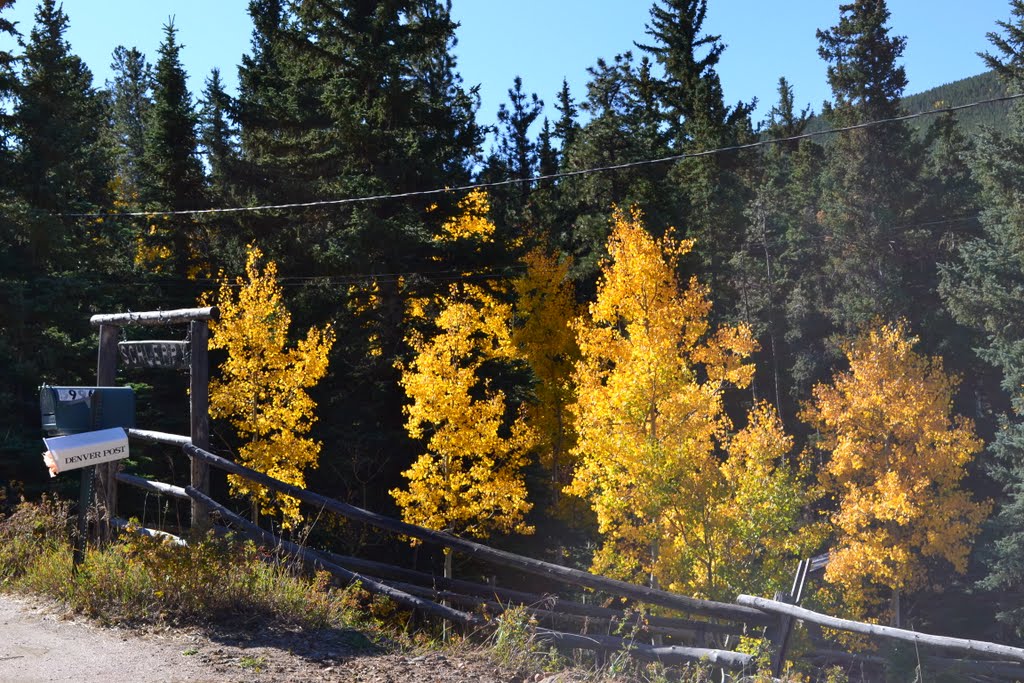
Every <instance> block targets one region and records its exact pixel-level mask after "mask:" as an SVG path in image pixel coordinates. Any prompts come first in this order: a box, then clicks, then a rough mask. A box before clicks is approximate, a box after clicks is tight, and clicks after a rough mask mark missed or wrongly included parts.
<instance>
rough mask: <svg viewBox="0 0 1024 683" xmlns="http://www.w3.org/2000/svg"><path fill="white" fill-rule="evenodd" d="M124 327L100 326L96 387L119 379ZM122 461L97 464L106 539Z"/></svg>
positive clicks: (114, 509)
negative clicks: (122, 330)
mask: <svg viewBox="0 0 1024 683" xmlns="http://www.w3.org/2000/svg"><path fill="white" fill-rule="evenodd" d="M120 332H121V328H120V327H118V326H116V325H100V345H99V353H98V354H97V358H96V386H98V387H112V386H114V384H115V382H116V381H117V338H118V336H119V334H120ZM119 465H120V463H119V462H111V463H105V464H103V465H96V502H97V503H98V504H99V509H98V513H97V515H96V524H97V530H98V532H99V535H100V538H101V539H103V540H104V541H106V540H109V539H110V520H111V519H113V518H114V517H115V516H117V479H115V475H116V474H117V468H118V467H119Z"/></svg>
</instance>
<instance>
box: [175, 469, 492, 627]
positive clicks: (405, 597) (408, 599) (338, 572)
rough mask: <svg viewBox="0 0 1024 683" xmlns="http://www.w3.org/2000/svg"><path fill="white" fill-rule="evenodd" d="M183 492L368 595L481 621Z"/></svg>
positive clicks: (437, 613) (455, 619) (204, 497)
mask: <svg viewBox="0 0 1024 683" xmlns="http://www.w3.org/2000/svg"><path fill="white" fill-rule="evenodd" d="M185 493H187V494H188V496H189V497H191V498H198V499H199V500H200V502H202V504H203V505H204V506H205V507H206V508H207V509H209V510H215V511H216V512H217V514H219V515H220V516H221V517H222V518H223V519H224V520H225V521H227V522H229V523H230V524H231V526H233V527H235V528H236V529H238V530H239V531H241V532H242V533H244V534H245V535H247V536H249V537H250V538H252V539H253V540H257V541H261V542H263V543H266V544H267V547H269V548H274V549H282V550H284V551H286V552H288V553H290V554H292V555H294V556H295V557H298V558H301V559H303V560H305V561H307V562H309V563H310V564H313V565H314V566H316V567H319V568H321V569H324V570H326V571H329V572H330V573H331V574H334V575H335V576H337V577H338V578H340V579H342V580H344V581H347V582H349V583H355V582H356V581H358V582H359V583H360V585H361V586H362V587H363V588H364V589H366V590H367V591H369V592H370V593H374V594H377V595H385V596H387V597H388V598H390V599H392V600H394V601H395V602H396V603H398V604H399V605H403V606H405V607H408V608H410V609H417V610H420V611H422V612H425V613H427V614H432V615H434V616H436V617H440V618H442V619H446V620H448V621H453V622H455V623H457V624H466V625H471V624H479V623H481V622H482V620H481V619H480V617H477V616H476V615H473V614H467V613H466V612H460V611H459V610H455V609H452V608H450V607H445V606H444V605H439V604H437V603H436V602H431V601H430V600H424V599H422V598H417V597H416V596H414V595H409V594H408V593H403V592H402V591H400V590H397V589H395V588H392V587H391V586H387V585H385V584H382V583H381V582H379V581H376V580H374V579H373V578H371V577H368V576H365V575H363V574H359V573H356V572H350V571H349V570H347V569H345V568H344V567H340V566H338V565H336V564H334V563H333V562H331V561H330V560H328V559H327V558H326V557H324V556H323V555H321V554H320V553H318V552H316V551H315V550H310V549H308V548H302V547H300V546H298V545H296V544H295V543H292V542H291V541H286V540H284V539H282V538H277V537H276V536H274V535H273V534H272V533H270V532H269V531H265V530H264V529H261V528H260V527H258V526H256V525H255V524H253V523H252V522H250V521H248V520H247V519H244V518H243V517H241V516H240V515H236V514H235V513H234V512H232V511H231V510H228V509H227V508H226V507H224V506H223V505H221V504H220V503H218V502H217V501H215V500H213V499H212V498H210V497H209V496H207V495H206V494H204V493H202V492H200V491H197V490H196V489H194V488H192V487H191V486H186V487H185Z"/></svg>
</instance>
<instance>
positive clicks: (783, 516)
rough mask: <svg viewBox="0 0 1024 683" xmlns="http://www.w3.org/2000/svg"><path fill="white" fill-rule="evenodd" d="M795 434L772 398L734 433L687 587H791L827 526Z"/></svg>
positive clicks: (730, 591) (699, 590) (731, 593)
mask: <svg viewBox="0 0 1024 683" xmlns="http://www.w3.org/2000/svg"><path fill="white" fill-rule="evenodd" d="M792 448H793V438H792V437H791V436H789V435H787V434H786V433H785V430H784V429H783V426H782V421H781V420H780V419H779V416H778V414H777V413H776V412H775V409H774V408H773V407H772V406H771V405H769V404H768V403H758V404H756V405H754V406H753V407H752V408H751V410H750V412H749V414H748V415H747V424H746V426H744V427H743V429H741V430H740V431H739V432H738V433H736V434H734V435H732V436H731V437H729V439H728V442H727V444H726V446H725V451H726V457H725V459H724V461H723V462H722V465H721V468H720V473H721V477H722V480H721V491H720V495H719V496H717V497H716V498H715V500H714V502H713V504H712V505H710V506H709V508H708V509H709V514H708V521H707V523H706V524H705V525H704V526H703V528H702V529H703V531H704V534H705V538H704V540H703V542H701V543H698V544H696V545H695V550H696V551H697V552H695V553H694V554H693V558H692V559H691V561H690V566H691V567H692V569H691V571H690V576H691V577H693V578H692V581H691V583H690V584H689V585H680V586H679V588H680V589H682V590H683V591H684V592H688V593H694V594H702V595H706V596H708V597H715V598H722V599H726V598H728V599H731V598H733V597H735V596H736V595H737V594H738V593H741V592H744V593H752V594H754V595H772V594H773V593H774V591H776V590H781V589H784V588H789V585H790V582H791V580H792V576H793V567H794V565H795V563H796V561H797V559H798V558H805V557H807V556H808V555H809V554H811V553H813V552H815V551H816V550H817V549H818V548H820V547H821V545H822V543H823V542H824V540H825V536H826V533H827V525H826V524H824V523H822V522H820V521H816V520H807V519H805V516H806V515H807V514H808V509H809V507H810V504H811V503H813V502H814V501H815V499H816V497H817V494H818V492H817V490H816V488H815V487H810V486H808V485H807V481H808V480H809V479H810V462H809V458H807V457H794V456H792V455H791V451H792Z"/></svg>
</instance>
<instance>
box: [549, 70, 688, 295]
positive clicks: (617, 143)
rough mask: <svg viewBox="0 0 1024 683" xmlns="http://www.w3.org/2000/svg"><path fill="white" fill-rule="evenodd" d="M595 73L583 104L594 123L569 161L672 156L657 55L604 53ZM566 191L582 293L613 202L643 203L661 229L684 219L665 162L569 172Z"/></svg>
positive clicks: (650, 222) (601, 251)
mask: <svg viewBox="0 0 1024 683" xmlns="http://www.w3.org/2000/svg"><path fill="white" fill-rule="evenodd" d="M587 71H588V72H589V74H590V81H589V82H588V84H587V99H586V100H585V101H584V102H583V103H582V104H581V105H580V107H581V109H582V110H583V111H585V112H586V113H587V114H589V115H590V121H589V122H588V123H587V124H586V125H585V126H583V127H582V128H581V129H580V130H579V131H576V132H574V133H573V134H572V136H571V137H572V143H571V144H570V145H568V146H567V147H566V151H565V156H564V161H563V165H564V166H565V167H566V168H569V169H574V168H595V167H601V166H613V165H616V164H623V163H628V162H631V161H638V160H644V159H654V158H658V157H662V156H666V155H667V154H668V139H667V134H666V132H665V130H664V128H663V126H662V125H661V122H662V118H661V109H660V99H659V92H660V90H659V82H658V81H657V79H656V78H655V77H654V76H653V74H652V63H651V61H650V60H649V59H648V58H646V57H643V58H641V59H640V60H639V63H637V62H636V60H635V59H634V56H633V54H632V53H631V52H626V53H624V54H620V55H616V56H615V58H614V60H613V61H612V62H607V61H605V60H604V59H598V60H597V64H596V65H595V66H593V67H591V68H589V69H588V70H587ZM562 192H563V198H564V199H563V204H564V205H565V207H566V208H565V211H566V220H565V223H564V225H563V227H562V228H561V229H562V230H563V231H564V232H563V233H562V234H561V235H560V236H559V239H558V242H559V244H560V246H561V248H562V250H563V251H565V252H567V253H569V254H571V255H572V256H573V259H574V264H573V270H574V273H573V276H574V277H575V278H576V279H577V280H579V281H580V282H581V289H582V291H588V290H591V289H592V288H593V286H594V284H595V280H596V277H597V272H598V264H599V263H600V261H601V259H602V258H604V256H605V253H606V252H605V244H606V242H607V237H608V234H609V231H610V223H609V221H608V213H609V210H610V209H611V207H612V206H613V205H616V206H619V207H632V206H636V207H638V208H639V209H641V210H642V212H643V213H644V215H645V216H646V217H647V221H646V223H647V227H648V229H649V230H651V231H652V232H653V233H655V234H661V233H662V232H663V231H664V229H665V228H666V227H667V226H669V225H671V224H672V223H673V222H675V220H676V218H677V213H676V211H675V207H674V201H675V193H673V192H671V191H669V188H668V187H667V185H666V168H665V167H664V166H663V165H660V164H654V165H645V166H638V167H635V168H626V169H621V170H616V171H609V172H606V173H593V174H588V175H584V176H576V177H570V178H566V179H565V180H564V181H563V182H562Z"/></svg>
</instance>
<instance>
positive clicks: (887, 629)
mask: <svg viewBox="0 0 1024 683" xmlns="http://www.w3.org/2000/svg"><path fill="white" fill-rule="evenodd" d="M736 602H737V603H739V604H741V605H745V606H747V607H752V608H754V609H758V610H763V611H765V612H773V613H775V614H787V615H789V616H791V617H793V618H795V619H802V620H803V621H806V622H810V623H812V624H818V625H819V626H824V627H826V628H834V629H839V630H841V631H850V632H851V633H861V634H863V635H866V636H874V637H876V638H884V639H887V640H899V641H903V642H908V643H914V644H916V645H927V646H932V647H939V648H944V649H948V650H956V651H959V652H970V653H972V654H975V655H981V656H983V657H998V658H1000V659H1007V660H1012V661H1017V662H1022V663H1024V649H1021V648H1019V647H1011V646H1009V645H1000V644H998V643H989V642H986V641H983V640H968V639H964V638H950V637H948V636H935V635H931V634H928V633H918V632H916V631H907V630H905V629H902V628H894V627H892V626H882V625H880V624H867V623H864V622H861V621H853V620H850V619H840V618H839V617H833V616H829V615H827V614H821V613H819V612H812V611H811V610H809V609H805V608H803V607H797V606H796V605H790V604H787V603H784V602H779V601H778V600H769V599H768V598H759V597H756V596H753V595H741V596H739V597H738V598H736ZM1021 673H1022V674H1024V668H1022V670H1021Z"/></svg>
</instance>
